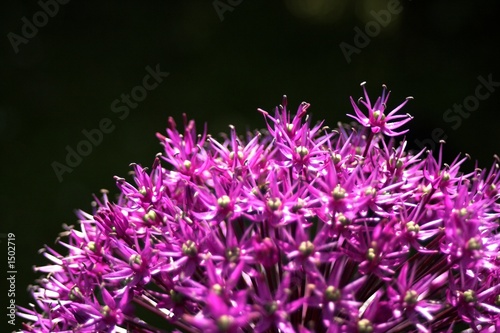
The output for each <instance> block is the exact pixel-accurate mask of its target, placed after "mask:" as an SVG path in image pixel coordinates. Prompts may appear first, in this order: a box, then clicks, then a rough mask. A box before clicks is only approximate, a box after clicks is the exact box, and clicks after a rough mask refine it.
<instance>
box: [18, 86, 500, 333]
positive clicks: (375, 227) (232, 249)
mask: <svg viewBox="0 0 500 333" xmlns="http://www.w3.org/2000/svg"><path fill="white" fill-rule="evenodd" d="M362 86H363V90H364V94H365V97H364V100H361V104H362V105H364V106H365V107H366V108H367V109H368V116H366V115H365V114H363V113H362V112H361V110H360V109H359V107H358V105H357V104H356V103H354V101H353V100H352V98H351V102H352V104H353V108H354V112H355V115H351V117H352V118H354V119H356V120H357V121H358V122H359V124H357V125H353V126H348V125H344V124H339V127H338V128H337V129H335V130H330V129H329V128H328V127H326V126H323V122H319V123H317V124H313V123H312V120H311V118H310V117H309V115H308V113H307V110H308V108H309V106H310V105H309V104H308V103H305V102H304V103H302V104H300V105H299V107H298V110H297V112H296V113H295V114H293V113H292V112H290V111H289V110H288V106H287V99H286V97H284V98H283V100H282V104H281V105H280V106H278V107H277V108H276V110H275V112H274V114H273V115H271V114H269V113H268V112H266V111H264V110H260V109H259V111H260V113H262V114H263V116H264V120H265V122H266V125H267V127H266V128H265V129H263V130H261V131H254V132H248V133H246V135H245V136H241V135H239V134H238V133H237V131H236V128H235V127H234V126H230V131H229V134H228V135H222V137H221V139H216V138H214V137H212V136H211V135H209V134H208V133H207V129H206V126H205V129H204V130H203V132H202V133H199V134H198V133H197V132H196V126H195V123H194V121H192V120H191V121H188V119H187V117H186V116H184V121H183V126H182V127H183V128H182V129H181V130H178V129H177V127H176V124H175V122H174V120H173V119H172V118H169V120H168V128H167V130H166V135H165V136H164V135H161V134H157V136H158V138H159V139H160V141H161V144H162V145H164V147H165V152H164V153H163V154H159V155H158V156H157V157H156V158H155V159H154V161H153V165H152V167H151V169H147V168H145V167H142V166H140V165H137V164H132V168H133V175H132V177H131V179H125V178H120V177H116V178H115V179H116V184H117V187H118V190H119V194H120V195H119V196H118V197H117V199H116V200H115V201H114V202H112V201H110V200H109V199H108V195H107V191H103V192H102V195H101V196H100V197H95V202H94V204H93V210H92V211H91V212H88V213H86V212H83V211H79V212H78V213H77V216H78V219H79V223H78V225H77V226H65V231H64V232H63V233H62V234H61V235H60V236H61V237H60V241H59V244H60V245H62V246H63V248H64V249H65V250H64V253H61V254H59V253H58V252H57V251H55V250H54V249H52V248H50V247H46V248H45V249H44V250H43V255H44V256H45V257H46V259H47V260H48V263H47V264H46V265H44V266H39V267H35V270H36V271H37V272H39V273H42V274H43V276H42V278H41V279H40V280H38V281H37V283H36V285H35V286H33V287H32V288H31V293H32V295H33V298H34V304H33V305H31V306H30V307H19V309H18V315H19V316H21V317H22V318H24V319H25V320H26V323H25V324H24V325H23V328H22V331H23V332H40V333H42V332H43V333H48V332H139V333H143V332H146V333H149V332H168V331H175V332H207V333H208V332H214V333H215V332H221V333H224V332H226V333H246V332H256V333H277V332H284V333H294V332H299V333H312V332H315V333H320V332H327V333H334V332H358V333H371V332H380V333H382V332H390V333H396V332H452V331H454V330H455V331H457V330H466V331H467V332H495V331H499V330H500V287H499V286H500V268H499V267H500V232H499V231H500V229H499V225H498V221H499V219H500V204H499V202H500V201H499V199H500V193H499V192H498V186H500V172H498V169H499V167H498V165H497V162H498V161H495V163H494V164H493V166H492V167H491V168H490V169H479V168H478V167H476V168H475V170H474V171H472V172H464V171H463V170H462V165H463V164H464V162H465V160H466V158H467V156H466V157H457V158H456V159H455V160H454V161H452V162H451V163H450V164H446V163H444V162H443V158H442V156H443V149H444V144H443V143H442V144H441V146H440V148H439V152H438V153H437V157H436V158H435V157H434V156H433V154H432V152H428V151H423V150H422V151H417V152H413V151H411V150H408V147H407V146H408V143H407V142H406V141H405V140H403V141H402V142H399V141H396V139H395V138H394V136H396V135H400V134H404V133H406V132H407V131H408V130H403V131H399V132H398V131H397V130H398V128H399V127H400V126H402V125H404V124H406V123H407V122H408V121H409V120H410V119H411V117H410V116H408V115H407V116H405V115H397V114H396V113H397V112H398V111H399V110H400V109H401V108H402V107H403V106H404V105H405V104H406V101H405V102H403V103H402V104H401V105H400V106H398V107H396V108H395V109H394V110H392V111H390V112H389V113H386V103H387V101H388V97H389V93H388V92H387V91H386V87H385V86H384V88H383V91H382V96H380V97H378V98H377V99H376V101H375V103H374V104H372V102H371V101H370V99H369V98H368V95H367V92H366V89H365V87H364V83H363V84H362ZM145 311H147V312H150V313H151V314H153V316H154V317H156V318H157V319H158V318H159V319H160V320H162V319H163V322H161V321H160V322H159V321H158V320H156V321H151V322H149V320H150V319H149V318H151V316H148V317H147V318H148V319H145V318H143V319H141V318H140V314H141V313H144V312H145Z"/></svg>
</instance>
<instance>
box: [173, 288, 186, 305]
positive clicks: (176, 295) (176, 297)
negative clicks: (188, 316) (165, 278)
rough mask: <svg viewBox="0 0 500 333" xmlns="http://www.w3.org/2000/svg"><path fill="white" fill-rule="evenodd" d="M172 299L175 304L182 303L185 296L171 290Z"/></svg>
mask: <svg viewBox="0 0 500 333" xmlns="http://www.w3.org/2000/svg"><path fill="white" fill-rule="evenodd" d="M170 299H171V300H172V302H174V303H180V302H182V300H183V299H184V296H183V295H182V294H181V293H178V292H177V291H175V290H173V289H171V290H170Z"/></svg>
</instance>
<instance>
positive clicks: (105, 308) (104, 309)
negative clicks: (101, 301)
mask: <svg viewBox="0 0 500 333" xmlns="http://www.w3.org/2000/svg"><path fill="white" fill-rule="evenodd" d="M101 313H102V314H103V316H104V317H106V316H109V314H110V313H111V308H110V307H109V306H107V305H105V306H103V307H102V308H101Z"/></svg>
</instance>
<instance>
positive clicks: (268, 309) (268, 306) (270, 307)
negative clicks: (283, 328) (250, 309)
mask: <svg viewBox="0 0 500 333" xmlns="http://www.w3.org/2000/svg"><path fill="white" fill-rule="evenodd" d="M264 309H265V310H266V312H267V313H268V314H273V313H275V312H276V310H278V303H277V302H276V301H273V302H271V303H267V304H266V305H264Z"/></svg>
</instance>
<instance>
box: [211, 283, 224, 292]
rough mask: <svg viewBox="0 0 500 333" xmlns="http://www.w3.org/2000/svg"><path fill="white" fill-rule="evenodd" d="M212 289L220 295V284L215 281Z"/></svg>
mask: <svg viewBox="0 0 500 333" xmlns="http://www.w3.org/2000/svg"><path fill="white" fill-rule="evenodd" d="M212 291H213V292H214V293H216V294H217V295H221V294H222V286H221V285H220V284H218V283H216V284H214V285H213V286H212Z"/></svg>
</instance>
